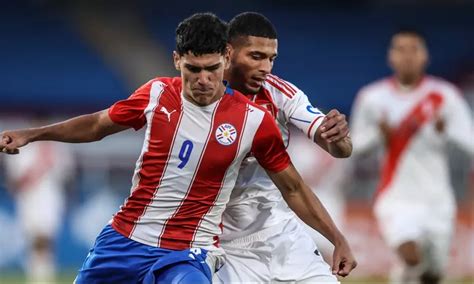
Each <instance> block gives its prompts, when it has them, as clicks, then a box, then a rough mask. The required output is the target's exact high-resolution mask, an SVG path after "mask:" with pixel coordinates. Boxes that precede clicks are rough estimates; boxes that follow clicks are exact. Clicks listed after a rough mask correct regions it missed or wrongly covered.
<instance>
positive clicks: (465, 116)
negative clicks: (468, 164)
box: [444, 90, 474, 155]
mask: <svg viewBox="0 0 474 284" xmlns="http://www.w3.org/2000/svg"><path fill="white" fill-rule="evenodd" d="M444 112H445V113H444V118H445V120H446V135H447V137H448V139H449V140H450V141H452V142H453V143H455V144H456V145H457V146H459V147H460V148H462V149H463V150H464V151H466V152H468V153H470V154H471V155H474V143H473V141H474V133H473V132H474V131H473V121H472V120H473V118H472V115H471V111H470V109H469V105H468V104H467V102H466V101H465V100H464V99H463V97H462V94H461V93H459V92H458V91H457V90H455V91H453V92H452V93H451V95H450V96H448V97H447V101H446V108H445V110H444Z"/></svg>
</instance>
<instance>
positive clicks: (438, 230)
mask: <svg viewBox="0 0 474 284" xmlns="http://www.w3.org/2000/svg"><path fill="white" fill-rule="evenodd" d="M374 213H375V217H376V219H377V223H378V226H379V228H380V232H381V234H382V237H383V238H384V240H385V241H386V242H387V244H388V245H389V246H390V247H391V248H393V249H394V250H396V249H397V248H398V247H399V246H400V245H401V244H403V243H405V242H407V241H415V242H416V243H418V245H419V247H420V248H421V250H422V253H423V263H422V266H423V267H425V269H424V270H425V271H431V272H434V273H442V271H444V269H445V267H446V265H447V262H448V260H449V253H450V247H451V238H452V235H453V230H454V212H453V210H452V209H450V208H442V206H439V205H438V206H436V205H435V206H430V205H428V204H423V203H422V202H417V203H415V202H413V203H410V202H407V201H404V202H394V201H391V200H388V199H387V200H383V199H382V200H378V201H377V203H376V205H375V212H374Z"/></svg>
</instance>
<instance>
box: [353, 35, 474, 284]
mask: <svg viewBox="0 0 474 284" xmlns="http://www.w3.org/2000/svg"><path fill="white" fill-rule="evenodd" d="M428 58H429V56H428V50H427V47H426V43H425V39H424V38H423V36H422V35H420V34H419V33H418V32H416V31H411V30H404V31H400V32H397V33H396V34H394V35H393V37H392V39H391V43H390V47H389V50H388V61H389V64H390V67H391V68H392V70H393V72H394V75H393V76H392V77H390V78H386V79H383V80H380V81H377V82H375V83H372V84H370V85H368V86H366V87H364V88H363V89H362V90H361V91H360V93H359V94H358V96H357V98H356V101H355V104H354V107H353V111H352V115H353V116H352V139H353V142H354V151H355V153H358V154H360V153H363V152H367V151H371V150H372V149H374V147H375V146H376V145H377V144H383V145H384V146H385V157H384V160H383V164H382V170H381V176H380V182H379V185H378V188H377V191H376V194H375V208H374V212H375V216H376V218H377V221H378V224H379V226H380V231H381V232H382V235H383V237H384V239H385V241H386V242H387V243H388V245H389V246H390V247H392V248H393V249H394V250H395V251H396V253H397V255H398V256H399V259H400V263H399V265H398V266H397V267H394V269H393V273H392V280H393V283H416V282H417V281H421V283H439V282H440V279H441V278H442V275H443V269H444V268H445V265H446V264H447V261H448V257H449V254H450V239H451V236H452V234H453V229H454V228H453V224H454V223H453V222H454V220H455V213H456V204H455V199H454V195H453V189H452V188H451V184H450V180H449V171H448V159H447V156H446V155H447V154H446V151H445V145H446V142H448V141H449V142H453V143H454V144H456V145H457V146H459V147H460V148H461V149H464V150H465V151H466V152H467V153H469V155H472V154H473V152H474V149H473V148H474V143H473V141H474V140H473V132H472V117H471V113H470V110H469V108H468V105H467V104H466V102H465V101H464V99H463V97H462V94H460V93H459V91H458V90H457V89H456V88H455V87H454V86H453V85H451V84H450V83H448V82H446V81H444V80H442V79H440V78H436V77H432V76H428V75H425V68H426V66H427V63H428Z"/></svg>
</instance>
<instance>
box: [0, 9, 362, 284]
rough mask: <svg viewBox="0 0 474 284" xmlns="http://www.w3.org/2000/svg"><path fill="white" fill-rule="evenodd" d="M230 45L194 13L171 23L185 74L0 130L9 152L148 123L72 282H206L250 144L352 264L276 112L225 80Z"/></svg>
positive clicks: (340, 263) (344, 264)
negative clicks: (113, 209) (58, 118)
mask: <svg viewBox="0 0 474 284" xmlns="http://www.w3.org/2000/svg"><path fill="white" fill-rule="evenodd" d="M226 45H227V25H226V24H225V23H224V22H222V21H221V20H220V19H218V18H217V17H216V16H215V15H213V14H209V13H206V14H195V15H193V16H191V17H190V18H187V19H186V20H184V21H183V22H181V23H180V24H179V26H178V28H177V30H176V51H175V52H174V53H173V57H174V63H175V67H176V68H177V69H178V70H180V72H181V78H180V77H176V78H162V77H159V78H155V79H153V80H151V81H150V82H148V83H147V84H145V85H144V86H142V87H141V88H139V89H138V90H137V91H136V92H135V93H134V94H132V96H130V97H129V98H128V99H126V100H123V101H120V102H117V103H116V104H114V105H113V106H112V107H111V108H110V109H108V110H104V111H100V112H97V113H94V114H88V115H83V116H79V117H76V118H73V119H70V120H68V121H64V122H60V123H57V124H53V125H49V126H45V127H41V128H33V129H23V130H17V131H6V132H4V133H2V134H1V135H0V138H1V141H0V150H1V151H3V152H5V153H9V154H14V153H18V152H19V149H18V148H19V147H22V146H24V145H26V144H28V143H29V142H33V141H38V140H57V141H63V142H76V143H77V142H91V141H97V140H100V139H102V138H104V137H105V136H107V135H110V134H113V133H117V132H119V131H123V130H125V129H129V128H131V127H133V128H135V129H139V128H142V127H144V126H146V133H145V141H144V144H143V149H142V154H141V155H140V158H139V159H138V161H137V164H136V165H137V167H136V170H135V174H134V177H133V187H132V192H131V194H130V196H129V198H128V199H127V200H126V202H125V204H124V205H123V206H122V207H121V209H120V211H119V212H118V213H117V214H115V216H114V217H113V219H112V220H111V222H110V224H109V225H107V226H106V227H105V228H104V230H103V231H102V232H101V233H100V234H99V236H98V237H97V239H96V243H95V245H94V247H93V248H92V249H91V250H90V252H89V255H88V256H87V258H86V260H85V262H84V264H83V267H82V268H81V270H80V272H79V275H78V277H77V278H76V283H210V282H211V279H212V275H213V274H214V272H215V271H216V269H218V268H219V267H220V266H221V264H220V263H221V261H220V260H221V258H222V253H223V251H222V249H221V248H219V234H220V231H221V230H220V228H219V223H220V222H221V218H222V212H223V210H224V208H225V206H226V204H227V202H228V200H229V197H230V194H231V190H232V188H233V187H234V185H235V181H236V179H237V174H238V169H239V165H240V164H241V162H242V160H243V159H244V158H246V157H247V156H248V154H249V153H252V154H253V155H254V157H255V158H256V159H257V161H258V162H259V163H260V164H261V165H262V166H263V168H265V169H266V170H267V173H268V174H269V175H270V176H271V177H272V179H273V180H274V182H275V183H276V184H277V186H278V188H279V189H280V190H281V192H282V195H283V196H284V197H285V199H286V201H287V202H288V204H289V205H290V207H291V208H292V209H293V210H294V211H295V212H297V214H298V216H300V218H302V219H303V220H304V221H305V222H306V223H308V224H310V225H311V226H312V227H313V228H314V229H316V230H319V231H320V232H321V233H322V234H324V235H325V236H326V237H328V238H329V239H330V240H331V241H332V242H334V243H336V244H338V255H337V260H336V261H337V266H336V267H335V268H334V272H335V273H338V274H340V275H347V274H348V273H349V272H350V271H351V270H352V269H353V268H354V266H355V260H354V258H353V256H352V253H351V251H350V249H349V246H348V245H347V242H346V240H345V238H344V236H342V234H341V233H340V232H339V231H338V229H337V228H336V226H335V225H334V223H333V222H332V220H331V218H330V217H329V215H328V213H327V212H326V210H325V209H324V207H323V206H322V205H321V203H320V202H319V200H318V199H317V197H316V196H315V195H314V194H312V192H311V190H310V189H309V188H308V187H307V186H306V185H305V184H304V182H303V181H302V180H301V177H300V176H299V174H298V173H297V172H296V170H295V168H294V167H293V165H292V164H291V161H290V159H289V156H288V154H287V153H286V151H285V147H284V144H283V141H282V139H281V135H280V133H279V131H278V128H277V126H276V124H275V122H274V120H273V117H271V116H270V114H269V113H268V112H267V111H266V110H265V109H262V108H260V107H259V106H257V105H255V104H253V103H252V102H250V101H249V100H248V99H246V98H245V97H244V96H243V95H241V94H240V93H237V92H234V90H233V89H230V88H228V87H226V86H225V85H224V84H223V77H224V70H225V69H226V68H227V67H228V66H229V54H228V49H227V47H226ZM329 134H330V133H329ZM329 136H331V137H332V135H329Z"/></svg>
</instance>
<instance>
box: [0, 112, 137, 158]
mask: <svg viewBox="0 0 474 284" xmlns="http://www.w3.org/2000/svg"><path fill="white" fill-rule="evenodd" d="M129 127H130V126H123V125H120V124H116V123H115V122H113V121H112V120H111V119H110V117H109V114H108V110H103V111H99V112H96V113H92V114H86V115H81V116H78V117H74V118H71V119H69V120H66V121H63V122H59V123H55V124H51V125H46V126H43V127H37V128H28V129H19V130H13V131H5V132H3V133H1V134H0V137H1V141H0V151H2V152H4V153H7V154H17V153H19V148H20V147H23V146H25V145H27V144H28V143H31V142H34V141H42V140H50V141H60V142H68V143H83V142H93V141H98V140H101V139H102V138H104V137H106V136H108V135H110V134H113V133H117V132H119V131H123V130H125V129H127V128H129Z"/></svg>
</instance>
